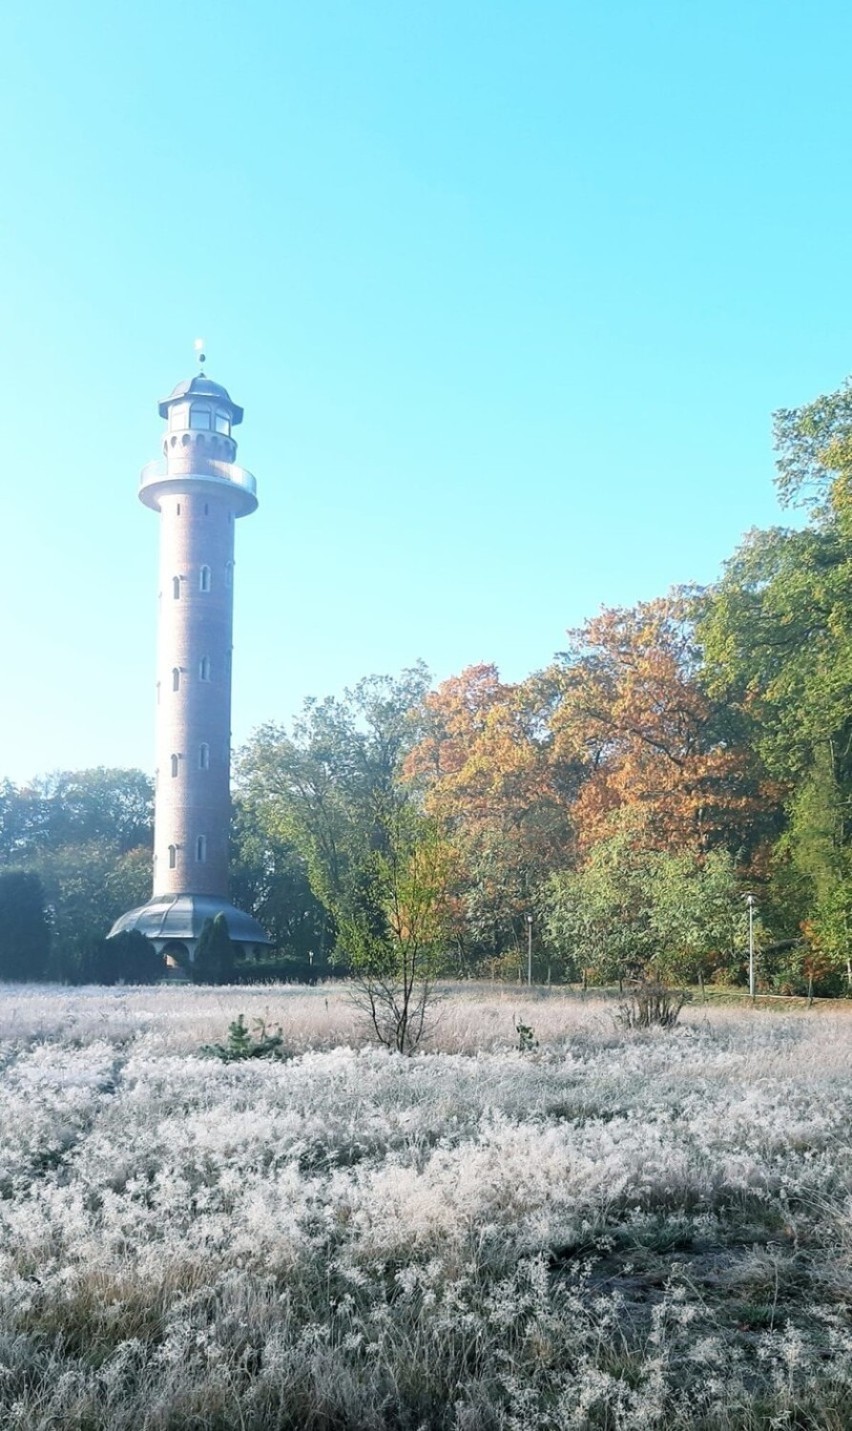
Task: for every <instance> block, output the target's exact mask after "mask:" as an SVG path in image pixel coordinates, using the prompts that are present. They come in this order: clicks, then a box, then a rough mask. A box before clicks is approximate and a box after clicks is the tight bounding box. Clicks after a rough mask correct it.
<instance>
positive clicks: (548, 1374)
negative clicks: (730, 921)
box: [0, 987, 852, 1431]
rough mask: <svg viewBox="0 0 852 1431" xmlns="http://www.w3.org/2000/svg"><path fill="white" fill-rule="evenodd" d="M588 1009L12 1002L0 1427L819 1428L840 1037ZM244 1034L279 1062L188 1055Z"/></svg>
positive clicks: (846, 1288)
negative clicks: (371, 1033) (393, 1027)
mask: <svg viewBox="0 0 852 1431" xmlns="http://www.w3.org/2000/svg"><path fill="white" fill-rule="evenodd" d="M611 1010H612V1006H611V1005H607V1004H605V1003H603V1002H600V1001H592V1000H588V1001H586V1002H582V1001H581V1000H579V998H575V997H571V996H566V995H565V994H563V993H557V992H553V993H551V994H550V995H549V996H548V995H544V994H542V995H540V996H537V997H533V998H528V997H525V996H524V995H523V993H522V991H517V990H509V991H505V990H502V991H501V990H498V991H491V990H488V989H481V988H470V987H463V988H461V989H458V990H447V991H446V997H445V999H444V1000H443V1003H442V1006H441V1009H440V1018H439V1021H438V1023H437V1025H436V1027H435V1031H434V1037H433V1042H432V1052H430V1053H427V1054H423V1055H419V1056H417V1057H415V1058H413V1059H401V1058H398V1057H396V1056H394V1055H391V1054H388V1053H386V1052H384V1051H382V1050H378V1049H376V1048H373V1047H370V1046H369V1045H367V1044H365V1042H364V1038H363V1030H362V1026H361V1024H360V1022H359V1019H358V1016H357V1015H356V1013H355V1012H354V1010H353V1009H352V1007H351V1005H350V1004H349V1003H348V1001H347V999H346V997H345V994H344V993H343V992H342V991H341V990H340V989H339V988H336V987H329V988H322V987H321V988H317V989H311V990H304V989H288V988H280V987H278V988H276V987H270V988H264V989H245V988H236V989H227V990H218V989H191V988H186V989H183V988H168V987H163V988H155V989H144V990H143V989H123V990H122V989H119V990H78V991H73V992H71V993H69V992H68V991H64V990H49V989H43V990H36V989H32V988H26V989H23V988H18V989H16V988H8V989H6V990H5V991H4V992H3V993H2V994H0V1066H1V1067H2V1077H0V1317H2V1320H1V1321H0V1424H2V1425H3V1426H4V1427H6V1426H10V1427H22V1428H35V1427H41V1426H48V1425H61V1426H80V1427H83V1426H85V1427H87V1428H92V1427H104V1428H107V1427H119V1428H120V1427H125V1426H126V1427H128V1428H129V1427H131V1426H134V1427H139V1426H141V1427H145V1428H151V1431H154V1428H172V1427H174V1428H177V1427H185V1426H198V1427H202V1426H203V1427H222V1428H225V1427H232V1426H240V1427H246V1428H258V1431H259V1428H263V1427H267V1426H270V1427H272V1426H274V1427H282V1428H290V1427H292V1428H294V1431H295V1428H302V1427H317V1428H319V1427H328V1428H330V1427H353V1428H354V1427H364V1428H368V1427H370V1428H381V1427H397V1428H407V1427H410V1428H412V1431H416V1428H420V1427H427V1428H430V1427H435V1428H453V1431H491V1428H511V1431H514V1428H520V1427H523V1428H524V1431H528V1428H532V1431H536V1428H551V1427H554V1428H556V1431H560V1428H567V1427H578V1428H579V1427H585V1426H600V1427H605V1428H610V1427H612V1428H632V1427H645V1426H652V1427H653V1426H660V1427H668V1426H672V1427H675V1426H678V1427H679V1426H693V1425H706V1426H708V1427H709V1426H720V1427H728V1426H730V1427H751V1426H755V1427H756V1426H759V1425H766V1426H769V1424H770V1421H771V1424H772V1425H774V1426H786V1425H790V1426H793V1425H801V1424H807V1425H814V1426H822V1425H825V1426H827V1427H828V1426H834V1425H836V1426H841V1425H846V1424H848V1422H846V1421H844V1420H843V1419H842V1416H843V1415H844V1414H845V1413H844V1412H843V1407H844V1405H845V1404H846V1403H847V1402H848V1399H849V1398H850V1397H852V1334H851V1333H850V1324H849V1307H850V1304H852V1140H850V1139H849V1135H848V1122H849V1114H848V1099H849V1090H850V1087H852V1023H850V1021H849V1020H848V1018H847V1017H846V1016H844V1014H843V1013H839V1014H838V1013H825V1012H819V1013H813V1012H812V1013H806V1012H796V1013H784V1014H780V1013H773V1014H766V1013H764V1012H752V1011H751V1010H737V1009H710V1010H709V1011H707V1012H706V1013H705V1011H704V1010H703V1009H702V1008H696V1007H695V1006H693V1007H692V1009H690V1010H689V1011H688V1015H687V1018H686V1020H685V1022H684V1024H683V1026H682V1027H678V1028H677V1029H676V1030H675V1031H674V1032H672V1033H656V1034H654V1033H652V1034H647V1035H625V1034H623V1033H622V1032H621V1031H619V1029H618V1028H617V1027H616V1025H615V1023H614V1021H613V1019H612V1017H611ZM238 1012H242V1013H244V1014H245V1016H246V1018H247V1019H248V1021H249V1022H251V1020H252V1019H254V1018H259V1019H264V1020H265V1021H266V1022H267V1023H275V1024H277V1023H280V1024H281V1025H282V1027H283V1029H284V1034H285V1043H286V1046H287V1049H288V1054H289V1057H288V1058H287V1060H286V1061H284V1062H280V1063H279V1062H276V1063H267V1062H260V1061H258V1062H249V1063H245V1064H231V1065H227V1064H222V1063H221V1062H219V1061H218V1060H216V1059H212V1058H209V1057H204V1056H201V1054H200V1053H199V1050H200V1048H201V1046H202V1045H203V1044H204V1043H209V1042H212V1041H221V1040H222V1039H223V1038H224V1036H225V1033H226V1029H227V1024H228V1022H229V1021H230V1020H231V1019H232V1018H234V1017H235V1016H236V1014H237V1013H238ZM517 1019H521V1020H523V1021H524V1022H525V1023H528V1024H531V1025H532V1026H533V1027H534V1029H535V1033H536V1037H537V1038H538V1040H539V1044H540V1047H539V1049H538V1051H537V1052H536V1053H535V1054H533V1055H529V1054H521V1053H519V1052H518V1050H517V1048H516V1043H517V1035H516V1033H515V1028H514V1025H515V1022H516V1020H517ZM808 1418H810V1419H808Z"/></svg>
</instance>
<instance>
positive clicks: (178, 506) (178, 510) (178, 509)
mask: <svg viewBox="0 0 852 1431" xmlns="http://www.w3.org/2000/svg"><path fill="white" fill-rule="evenodd" d="M177 514H178V516H180V502H178V504H177Z"/></svg>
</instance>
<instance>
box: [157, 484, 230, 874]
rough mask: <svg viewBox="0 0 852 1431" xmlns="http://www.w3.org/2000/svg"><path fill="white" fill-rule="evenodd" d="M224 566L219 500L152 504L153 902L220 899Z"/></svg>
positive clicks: (226, 696) (225, 746) (191, 496)
mask: <svg viewBox="0 0 852 1431" xmlns="http://www.w3.org/2000/svg"><path fill="white" fill-rule="evenodd" d="M181 485H183V484H181ZM176 487H177V484H176ZM233 561H234V512H233V508H232V506H231V504H230V502H229V499H228V494H227V492H221V491H219V492H216V491H215V490H212V489H211V488H210V487H206V488H205V484H204V483H203V481H199V482H198V483H197V486H196V485H195V484H193V482H192V480H191V479H190V480H189V481H187V483H186V485H185V487H184V490H182V491H181V490H175V491H174V492H172V491H169V492H168V494H167V495H163V496H162V497H161V499H160V583H159V585H160V591H159V622H158V646H157V792H156V818H155V830H154V894H155V895H164V894H210V895H218V896H220V897H222V898H227V894H228V830H229V825H230V748H231V646H232V631H233ZM175 593H177V594H175ZM175 672H176V673H177V675H176V676H175V674H174V673H175ZM199 841H203V843H202V844H201V845H200V844H199Z"/></svg>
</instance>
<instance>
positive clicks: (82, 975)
mask: <svg viewBox="0 0 852 1431" xmlns="http://www.w3.org/2000/svg"><path fill="white" fill-rule="evenodd" d="M56 972H57V974H59V975H60V977H62V978H63V979H64V981H65V982H67V983H71V984H156V983H157V981H158V980H159V979H162V978H163V976H164V974H165V972H166V969H165V964H164V963H163V957H162V955H161V954H158V953H157V951H156V949H155V948H154V946H153V944H152V943H151V941H150V939H146V938H145V935H144V934H140V933H139V930H138V929H125V930H123V931H122V933H121V934H116V936H115V938H114V939H93V940H90V941H89V942H88V943H87V944H86V945H84V947H83V948H82V949H81V950H79V951H76V950H75V951H73V955H72V956H70V957H68V958H67V959H66V960H62V959H61V957H59V958H57V960H56Z"/></svg>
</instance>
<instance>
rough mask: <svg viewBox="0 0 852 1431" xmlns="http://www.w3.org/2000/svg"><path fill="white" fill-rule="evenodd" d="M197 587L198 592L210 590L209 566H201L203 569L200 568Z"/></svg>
mask: <svg viewBox="0 0 852 1431" xmlns="http://www.w3.org/2000/svg"><path fill="white" fill-rule="evenodd" d="M198 587H199V590H200V591H209V590H210V568H209V566H203V567H202V568H201V574H200V576H199V578H198Z"/></svg>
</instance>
